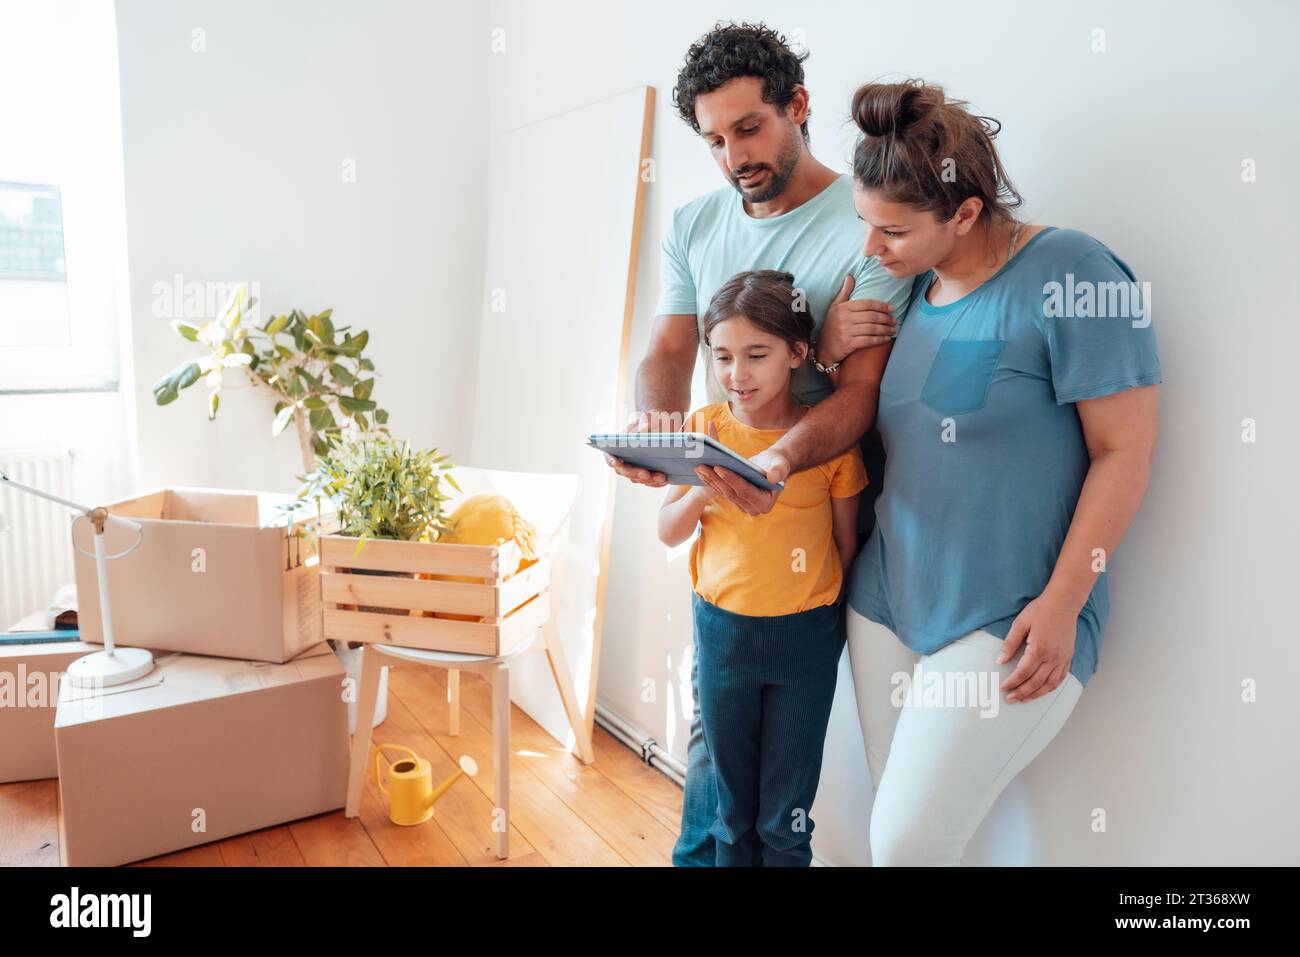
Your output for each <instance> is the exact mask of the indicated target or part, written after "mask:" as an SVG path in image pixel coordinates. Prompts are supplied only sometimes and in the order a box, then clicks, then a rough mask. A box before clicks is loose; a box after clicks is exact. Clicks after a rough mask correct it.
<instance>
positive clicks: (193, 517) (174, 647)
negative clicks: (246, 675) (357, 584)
mask: <svg viewBox="0 0 1300 957" xmlns="http://www.w3.org/2000/svg"><path fill="white" fill-rule="evenodd" d="M292 501H293V496H291V495H282V494H275V493H271V492H239V491H229V490H225V489H201V488H164V489H157V490H155V491H153V492H149V493H147V494H145V495H141V496H138V497H136V498H132V499H128V500H127V501H124V502H118V503H114V504H110V505H108V506H107V508H108V510H109V512H110V513H111V514H113V515H120V516H122V517H124V518H131V519H135V520H136V521H138V522H140V523H141V524H142V525H143V526H144V538H143V541H142V542H141V543H140V547H139V548H137V549H136V550H135V551H133V552H131V553H130V554H128V555H125V556H123V557H121V558H117V559H114V560H112V561H110V562H109V563H108V583H109V594H110V596H111V602H112V609H113V633H114V636H115V638H116V640H117V643H118V644H120V645H134V646H136V647H140V648H161V649H166V650H168V651H183V652H188V653H189V654H194V655H216V656H220V657H226V658H237V659H239V660H241V661H273V662H280V663H282V662H285V661H288V660H289V659H290V658H292V657H294V656H295V655H297V654H299V653H301V652H302V651H304V650H305V649H307V648H310V647H311V646H312V645H314V644H316V643H317V642H319V641H321V640H322V638H323V633H322V628H321V603H320V576H319V574H318V567H319V562H318V559H317V556H316V555H315V554H313V552H312V549H311V547H310V545H309V543H308V541H307V540H306V539H304V538H297V537H294V536H293V535H292V534H291V533H292V532H293V531H294V530H295V529H297V528H298V527H300V526H301V524H302V523H303V522H304V521H307V520H309V519H314V518H315V508H314V506H306V507H304V509H303V510H302V512H301V513H300V514H299V516H298V523H297V525H290V524H289V523H288V521H287V518H288V517H287V515H286V513H285V512H283V511H282V510H281V509H279V508H278V507H277V506H278V505H280V504H281V503H287V502H292ZM325 521H326V529H327V530H328V529H329V528H330V527H331V526H332V523H333V522H334V521H335V516H334V515H333V514H332V513H329V514H326V516H325ZM104 537H105V544H106V546H107V548H108V552H109V554H114V553H116V552H120V551H123V550H125V549H128V548H129V547H130V546H131V545H132V544H133V543H134V542H135V541H136V533H135V532H134V531H132V530H131V529H129V528H122V527H121V526H118V525H114V524H112V523H110V524H109V525H108V526H107V529H106V531H105V536H104ZM73 538H74V541H76V543H77V545H78V547H79V548H81V549H83V550H85V551H86V552H89V553H91V554H93V553H94V532H93V529H92V527H91V526H90V523H89V522H86V521H79V522H77V523H76V526H75V527H74V534H73ZM74 564H75V568H76V574H77V594H78V597H79V602H80V607H79V609H78V624H79V627H80V629H81V638H82V640H83V641H89V642H94V643H98V644H102V643H103V640H104V637H103V628H102V622H101V620H100V614H99V586H98V584H97V579H96V576H95V561H94V559H93V558H89V557H86V556H85V555H81V554H78V555H77V556H76V558H75V561H74Z"/></svg>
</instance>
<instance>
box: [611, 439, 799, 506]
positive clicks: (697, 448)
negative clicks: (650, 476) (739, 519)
mask: <svg viewBox="0 0 1300 957" xmlns="http://www.w3.org/2000/svg"><path fill="white" fill-rule="evenodd" d="M587 445H589V446H591V447H592V448H593V449H599V450H600V451H601V452H608V453H609V454H610V455H612V456H614V457H615V458H620V459H622V460H623V461H624V462H627V463H628V464H629V465H635V466H637V467H639V468H643V469H649V470H650V471H652V472H663V473H664V474H665V475H667V476H668V481H669V483H670V484H672V485H703V484H704V480H703V479H702V478H700V477H699V476H698V475H696V474H695V469H696V467H697V466H700V465H720V466H722V467H723V468H726V469H731V470H732V471H733V472H735V473H736V474H737V475H739V476H741V477H742V478H744V479H745V480H746V481H747V482H749V483H750V484H751V485H755V486H757V487H758V488H761V489H763V490H764V491H767V492H772V491H779V490H781V489H784V488H785V483H784V482H777V483H776V484H775V485H774V484H772V483H771V482H769V481H768V480H767V476H765V475H764V474H763V472H762V471H761V470H760V469H759V468H758V467H757V466H755V465H754V464H753V463H752V462H750V461H749V459H747V458H745V457H744V456H743V455H740V454H739V453H737V452H733V451H732V450H731V449H729V448H727V447H726V446H725V445H723V444H722V443H721V442H719V441H717V440H716V439H713V438H710V437H709V436H707V435H704V434H703V433H701V432H630V433H628V432H597V433H593V434H591V435H589V436H588V437H587Z"/></svg>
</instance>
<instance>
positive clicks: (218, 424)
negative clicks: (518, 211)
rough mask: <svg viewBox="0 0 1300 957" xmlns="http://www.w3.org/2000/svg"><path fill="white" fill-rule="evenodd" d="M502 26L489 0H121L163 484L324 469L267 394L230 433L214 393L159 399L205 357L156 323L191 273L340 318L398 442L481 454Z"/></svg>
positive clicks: (229, 482)
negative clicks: (158, 297)
mask: <svg viewBox="0 0 1300 957" xmlns="http://www.w3.org/2000/svg"><path fill="white" fill-rule="evenodd" d="M486 24H487V10H486V7H484V6H482V5H480V4H476V3H473V2H471V0H460V2H456V3H437V4H430V3H420V2H415V0H409V2H384V3H351V2H345V0H327V2H320V0H277V2H275V3H264V2H257V0H234V2H215V0H207V2H203V0H182V2H172V0H119V3H118V32H119V42H120V60H121V77H122V114H123V140H124V153H125V175H126V196H127V233H128V241H129V254H130V274H131V302H132V318H133V326H134V336H133V351H134V361H135V369H136V381H135V390H134V392H135V396H136V399H137V404H138V410H139V411H138V423H137V424H138V429H139V437H140V466H141V481H142V483H143V484H145V485H153V484H158V483H168V484H203V485H213V486H223V487H227V486H228V487H244V488H269V489H275V490H285V491H291V490H293V489H294V488H295V487H296V484H297V483H296V481H295V479H294V475H295V474H296V473H298V472H301V471H302V463H301V457H300V455H299V452H298V447H297V444H296V441H295V438H294V436H293V435H292V432H291V431H288V432H286V433H285V434H283V435H281V436H280V437H279V438H278V439H273V438H272V437H271V418H272V416H271V408H272V405H273V401H274V400H273V399H271V398H269V397H268V396H266V395H264V394H261V393H256V392H253V391H251V390H249V389H247V388H245V389H243V390H240V391H234V390H232V391H230V392H228V393H227V394H226V395H225V396H224V398H223V401H222V407H221V410H220V412H219V414H218V416H217V419H216V420H215V421H214V422H212V423H209V422H208V421H207V416H206V410H205V408H204V406H205V389H204V388H203V387H202V385H201V384H200V385H197V386H195V387H194V388H192V389H191V390H189V391H187V392H185V393H182V395H181V397H180V399H179V400H177V401H176V402H175V403H173V404H172V405H169V406H166V407H163V408H159V407H158V406H156V405H155V404H154V401H153V396H152V393H151V391H150V386H151V385H152V383H153V382H154V381H156V380H157V379H158V378H160V377H161V376H162V375H163V374H164V373H166V372H168V371H169V370H170V369H172V368H173V367H174V366H175V365H177V364H178V363H179V362H181V361H182V360H183V359H185V358H187V357H190V356H193V355H195V347H194V346H193V345H192V344H190V343H186V342H184V341H182V340H181V339H180V338H179V337H178V336H177V335H176V334H175V333H174V332H173V331H172V330H171V329H170V328H169V326H168V319H167V318H166V317H157V316H156V315H155V310H154V299H155V296H154V292H153V287H154V284H155V283H159V282H163V283H170V282H172V280H173V277H174V276H175V275H176V274H178V273H179V274H181V275H183V276H184V278H185V280H186V281H190V280H197V281H202V282H222V281H233V280H237V279H245V280H249V281H253V282H258V283H260V288H261V292H262V306H263V313H262V314H263V316H264V317H265V316H267V315H269V314H271V313H275V314H279V313H283V312H287V311H288V310H290V309H292V308H295V307H298V308H302V309H303V310H304V311H309V312H319V311H321V310H323V309H325V308H326V307H332V308H333V309H334V314H333V319H334V322H335V324H336V325H340V324H351V325H353V326H354V328H355V329H362V328H365V329H369V330H370V334H371V338H370V346H369V347H368V349H367V351H366V354H367V355H369V356H370V357H371V358H373V359H374V361H375V364H376V367H377V369H378V371H379V373H380V374H381V378H380V379H379V382H378V383H377V385H376V388H375V395H374V397H375V398H376V399H377V400H378V401H379V403H380V405H381V406H383V407H386V408H387V409H388V410H389V411H390V412H391V414H392V418H391V420H390V426H391V427H392V428H393V430H394V431H395V433H397V434H399V435H402V436H405V437H408V438H410V439H411V440H412V442H413V443H414V444H416V445H419V446H421V447H429V446H437V447H438V448H440V449H442V450H443V451H447V452H450V453H451V454H452V456H453V459H455V458H456V457H457V455H458V454H459V453H460V452H462V451H463V450H464V449H466V448H467V447H468V442H467V439H468V435H467V431H466V430H467V425H466V422H467V418H466V416H465V415H464V412H465V401H466V398H465V397H467V396H469V395H471V394H472V382H473V379H472V376H473V367H474V357H475V349H476V340H477V320H478V310H479V306H480V302H481V281H480V278H481V272H482V249H483V216H484V212H485V210H486V196H485V195H484V192H485V186H484V184H485V182H486V180H485V176H484V164H483V161H482V155H481V154H482V152H483V150H484V149H485V148H486V138H485V134H486V129H487V116H486V112H485V111H486V105H487V103H486V98H485V97H482V96H481V95H478V93H477V91H479V90H481V89H482V86H483V80H484V75H483V69H484V64H485V62H486V48H487V39H488V38H487V27H486ZM196 31H201V32H196ZM476 38H478V39H479V41H480V42H475V39H476ZM198 45H202V46H203V47H205V49H204V51H203V52H196V50H195V47H196V46H198ZM467 93H468V94H470V95H469V96H467V95H466V94H467ZM348 160H351V161H353V162H354V168H355V182H348V181H345V177H344V164H345V162H346V161H348Z"/></svg>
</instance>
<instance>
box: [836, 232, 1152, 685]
mask: <svg viewBox="0 0 1300 957" xmlns="http://www.w3.org/2000/svg"><path fill="white" fill-rule="evenodd" d="M932 279H933V274H932V273H926V274H924V275H922V276H919V277H917V280H916V284H915V292H914V295H913V296H912V300H911V305H910V307H909V308H908V311H907V320H906V321H905V322H903V323H901V324H900V326H899V332H898V338H897V340H896V341H895V343H894V348H893V351H892V353H891V354H890V357H889V364H888V365H887V366H886V368H885V375H884V379H883V380H882V382H881V387H880V406H879V412H878V416H877V422H878V424H879V428H880V434H881V437H882V440H883V444H884V448H885V453H886V455H887V459H886V463H885V474H884V477H883V483H882V484H883V488H882V490H881V492H880V495H879V497H878V499H877V501H876V505H875V510H876V523H875V529H874V531H873V532H872V535H871V538H870V539H869V540H868V541H867V544H866V546H865V547H864V548H863V550H862V553H861V554H860V555H859V556H858V558H857V561H856V562H855V563H854V566H853V572H852V576H851V584H850V591H849V604H850V606H851V607H852V608H853V609H854V610H855V611H856V612H858V613H859V614H861V615H863V616H865V617H866V618H869V619H871V620H872V621H876V622H879V623H880V624H883V625H885V626H886V627H888V628H889V629H891V630H892V631H893V632H894V633H895V634H896V635H898V637H899V638H900V639H901V640H902V642H903V643H904V644H905V645H907V646H908V647H909V648H911V649H912V650H913V651H916V652H919V653H921V654H929V653H931V652H934V651H938V650H939V649H940V648H942V647H943V646H944V645H947V644H948V643H950V642H951V641H953V640H955V639H957V638H960V637H962V636H963V635H965V634H968V633H969V632H971V631H975V630H976V629H984V630H986V631H989V632H991V633H992V634H994V635H996V636H997V637H999V638H1005V637H1006V636H1007V633H1008V632H1009V631H1010V629H1011V623H1012V621H1013V620H1014V619H1015V617H1016V615H1018V614H1019V613H1020V611H1021V609H1023V608H1024V607H1025V605H1026V604H1027V603H1028V602H1030V601H1031V600H1033V599H1034V598H1037V597H1038V595H1040V594H1041V593H1042V591H1043V588H1044V587H1045V586H1046V585H1047V581H1048V579H1049V578H1050V576H1051V574H1052V570H1053V568H1054V567H1055V565H1056V559H1057V556H1058V555H1059V554H1060V551H1061V545H1062V543H1063V542H1064V541H1065V535H1066V532H1067V531H1068V530H1069V527H1070V522H1071V520H1072V518H1073V516H1074V509H1075V505H1076V504H1077V503H1078V500H1079V493H1080V491H1081V490H1082V487H1083V481H1084V478H1085V476H1086V475H1087V473H1088V467H1089V464H1090V459H1089V455H1088V448H1087V445H1086V443H1085V441H1084V434H1083V428H1082V425H1081V423H1080V420H1079V415H1078V412H1077V411H1076V409H1075V405H1074V404H1075V403H1076V402H1080V401H1082V400H1084V399H1093V398H1099V397H1101V396H1105V395H1110V394H1111V393H1114V392H1119V391H1121V390H1124V389H1131V388H1134V387H1137V386H1145V385H1154V384H1156V383H1158V382H1160V362H1159V359H1158V357H1157V354H1156V339H1155V331H1154V329H1153V328H1152V326H1151V321H1150V310H1149V307H1150V302H1151V300H1150V293H1149V287H1145V286H1144V284H1141V283H1137V282H1136V280H1135V279H1134V276H1133V273H1132V271H1131V270H1130V269H1129V267H1128V266H1127V265H1126V264H1125V263H1124V262H1122V261H1121V260H1120V259H1118V258H1117V257H1116V256H1115V255H1114V254H1113V253H1112V252H1111V251H1110V250H1109V249H1107V248H1106V247H1105V246H1104V245H1102V244H1101V243H1100V242H1098V241H1097V240H1095V239H1093V238H1092V237H1090V236H1088V235H1087V234H1086V233H1082V232H1078V231H1076V230H1070V229H1056V228H1051V227H1049V228H1048V229H1045V230H1043V231H1042V232H1040V233H1038V234H1037V235H1035V236H1034V237H1033V238H1032V239H1030V240H1029V242H1028V243H1026V244H1025V246H1024V247H1023V248H1022V249H1021V250H1020V252H1019V253H1018V254H1017V255H1016V256H1014V257H1013V258H1012V259H1011V260H1010V261H1009V262H1008V263H1006V264H1005V265H1004V266H1003V267H1002V269H1001V270H1000V271H999V272H997V273H996V274H995V275H994V276H993V277H992V278H990V279H989V280H987V281H986V282H984V283H983V284H982V285H980V286H979V287H977V288H976V289H975V290H973V291H972V292H970V293H969V294H967V295H966V296H963V297H962V298H961V299H959V300H957V301H956V302H953V303H950V304H948V305H945V306H932V305H930V304H929V303H928V302H926V299H925V290H926V289H927V288H928V287H929V285H930V282H931V280H932ZM1106 557H1107V558H1108V557H1109V556H1106ZM1110 574H1111V572H1109V571H1103V572H1102V573H1101V574H1100V575H1099V576H1098V578H1097V583H1096V585H1095V586H1094V587H1093V589H1092V592H1091V594H1090V595H1089V597H1088V600H1087V602H1086V603H1085V604H1084V606H1083V609H1082V611H1081V612H1080V614H1079V619H1078V627H1077V631H1076V638H1075V648H1074V657H1073V659H1072V660H1071V663H1070V673H1071V674H1073V675H1074V676H1075V677H1076V678H1078V679H1079V682H1080V683H1081V684H1084V685H1086V684H1087V682H1088V678H1089V677H1091V675H1092V674H1093V672H1095V671H1096V668H1097V655H1098V651H1099V649H1100V646H1101V641H1102V630H1103V628H1104V626H1105V622H1106V615H1107V611H1108V608H1109V598H1108V589H1107V579H1108V577H1109V576H1110Z"/></svg>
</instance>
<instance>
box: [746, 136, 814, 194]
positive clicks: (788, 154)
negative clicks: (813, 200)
mask: <svg viewBox="0 0 1300 957" xmlns="http://www.w3.org/2000/svg"><path fill="white" fill-rule="evenodd" d="M799 152H800V151H799V136H798V131H796V132H795V135H794V136H792V137H791V138H790V140H789V142H788V143H787V144H786V149H784V150H782V151H781V154H780V155H779V156H778V157H777V158H776V168H775V169H773V168H772V167H771V166H769V165H768V164H766V163H760V164H759V165H758V166H750V167H747V168H746V169H745V170H744V171H743V173H742V175H744V174H746V173H753V172H757V171H758V170H760V169H765V170H767V171H768V181H767V183H766V184H765V185H764V186H761V187H760V188H759V189H757V190H755V191H754V192H752V193H747V192H745V190H744V189H742V188H741V185H740V183H739V182H737V180H738V179H739V178H740V177H739V176H735V175H733V176H732V177H731V185H732V186H734V187H735V188H736V192H738V193H739V194H740V195H741V196H743V197H745V199H747V200H748V201H749V202H751V203H767V202H771V201H772V200H774V199H776V198H777V197H778V196H780V195H781V194H782V193H783V192H785V187H786V184H787V183H789V182H790V177H791V176H793V175H794V168H795V165H796V164H797V163H798V162H799Z"/></svg>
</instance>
